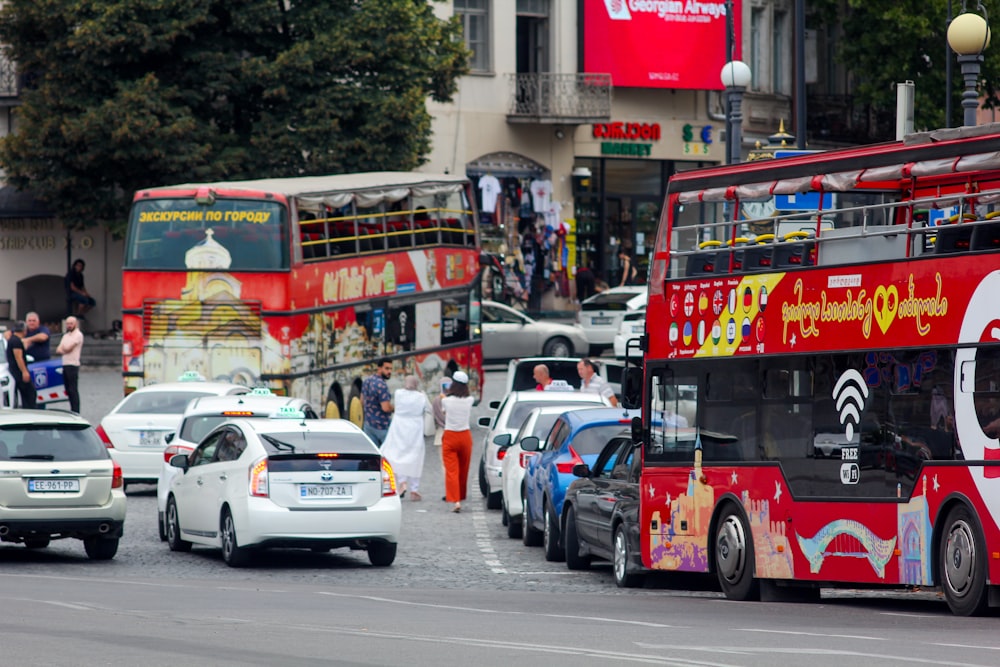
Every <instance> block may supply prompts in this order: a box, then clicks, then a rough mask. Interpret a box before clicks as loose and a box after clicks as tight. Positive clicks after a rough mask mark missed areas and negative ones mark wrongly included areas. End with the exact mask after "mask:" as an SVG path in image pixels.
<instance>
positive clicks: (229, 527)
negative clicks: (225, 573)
mask: <svg viewBox="0 0 1000 667" xmlns="http://www.w3.org/2000/svg"><path fill="white" fill-rule="evenodd" d="M220 523H221V525H220V527H219V531H220V533H221V538H222V560H224V561H225V562H226V565H228V566H229V567H243V566H244V565H246V564H247V563H249V562H250V550H249V549H247V548H246V547H241V546H240V543H239V540H238V539H237V538H236V524H235V522H233V513H232V512H230V511H229V508H228V507H226V508H225V509H223V510H222V518H221V519H220Z"/></svg>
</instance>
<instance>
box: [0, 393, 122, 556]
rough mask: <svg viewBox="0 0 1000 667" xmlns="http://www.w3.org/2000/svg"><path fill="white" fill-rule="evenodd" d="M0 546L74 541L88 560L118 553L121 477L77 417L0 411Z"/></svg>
mask: <svg viewBox="0 0 1000 667" xmlns="http://www.w3.org/2000/svg"><path fill="white" fill-rule="evenodd" d="M0 460H2V463H3V469H2V470H0V540H2V541H4V542H15V543H17V542H20V543H23V544H24V545H25V546H26V547H27V548H29V549H44V548H45V547H47V546H48V545H49V542H50V541H51V540H54V539H62V538H76V539H79V540H82V541H83V547H84V550H85V551H86V552H87V556H89V557H90V558H91V559H92V560H109V559H111V558H114V556H115V554H116V553H117V552H118V541H119V539H120V538H121V536H122V527H123V525H124V523H125V491H124V488H123V484H122V471H121V468H120V467H119V466H118V464H117V463H115V462H114V461H112V460H111V457H110V456H109V455H108V451H107V450H106V449H105V448H104V446H103V445H102V443H101V440H100V438H98V437H97V434H96V433H94V429H93V428H92V427H91V425H90V424H89V423H88V422H87V420H85V419H84V418H83V417H80V416H79V415H74V414H72V413H69V412H65V411H62V410H0Z"/></svg>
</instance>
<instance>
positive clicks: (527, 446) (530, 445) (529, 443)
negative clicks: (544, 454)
mask: <svg viewBox="0 0 1000 667" xmlns="http://www.w3.org/2000/svg"><path fill="white" fill-rule="evenodd" d="M540 445H541V442H540V441H539V440H538V438H537V437H535V436H533V435H529V436H528V437H526V438H521V449H523V450H524V451H526V452H537V451H538V448H539V446H540Z"/></svg>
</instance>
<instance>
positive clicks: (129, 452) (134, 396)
mask: <svg viewBox="0 0 1000 667" xmlns="http://www.w3.org/2000/svg"><path fill="white" fill-rule="evenodd" d="M182 377H183V378H184V379H183V380H179V381H178V382H164V383H162V384H151V385H149V386H146V387H142V388H140V389H136V390H135V391H134V392H132V393H131V394H129V395H128V396H126V397H125V398H123V399H122V400H121V402H119V403H118V405H116V406H115V407H114V408H113V409H112V410H111V412H109V413H108V414H107V415H105V417H104V419H102V420H101V424H100V425H99V426H98V427H97V435H99V436H100V437H101V440H103V441H104V445H105V446H106V447H107V448H108V452H109V453H110V454H111V458H112V459H114V460H115V462H116V463H118V465H120V466H121V467H122V474H123V475H124V476H125V484H126V485H127V484H129V483H134V482H141V483H148V484H152V483H154V482H156V480H157V478H158V477H159V475H160V464H161V463H162V461H163V450H164V448H165V447H166V435H167V434H168V433H174V432H175V431H177V426H178V425H179V424H180V422H181V415H183V414H184V409H185V408H186V407H187V404H188V402H189V401H191V399H194V398H201V397H203V396H226V395H230V394H245V393H247V392H249V391H250V389H249V388H247V387H244V386H243V385H238V384H231V383H228V382H205V381H204V378H201V376H198V375H193V374H185V375H184V376H182Z"/></svg>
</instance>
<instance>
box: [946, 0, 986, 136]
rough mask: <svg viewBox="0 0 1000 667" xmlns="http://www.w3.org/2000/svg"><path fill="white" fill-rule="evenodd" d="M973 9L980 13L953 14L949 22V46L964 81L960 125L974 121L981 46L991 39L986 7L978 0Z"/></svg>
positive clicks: (983, 47)
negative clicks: (954, 54) (956, 56)
mask: <svg viewBox="0 0 1000 667" xmlns="http://www.w3.org/2000/svg"><path fill="white" fill-rule="evenodd" d="M963 9H964V3H963ZM976 9H978V10H979V11H981V12H982V13H983V16H980V15H979V14H975V13H972V12H965V13H962V14H959V15H958V16H956V17H955V18H954V19H953V20H952V22H951V25H949V26H948V46H950V47H951V49H952V51H954V52H955V53H957V54H958V64H959V66H960V67H961V70H962V79H963V80H964V81H965V91H964V92H962V109H964V122H963V125H975V124H976V109H977V107H978V106H979V92H978V84H979V70H980V67H981V66H982V64H983V50H984V49H985V48H986V47H987V46H988V45H989V43H990V27H989V24H987V22H986V8H985V7H983V5H982V3H979V2H977V3H976Z"/></svg>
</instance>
